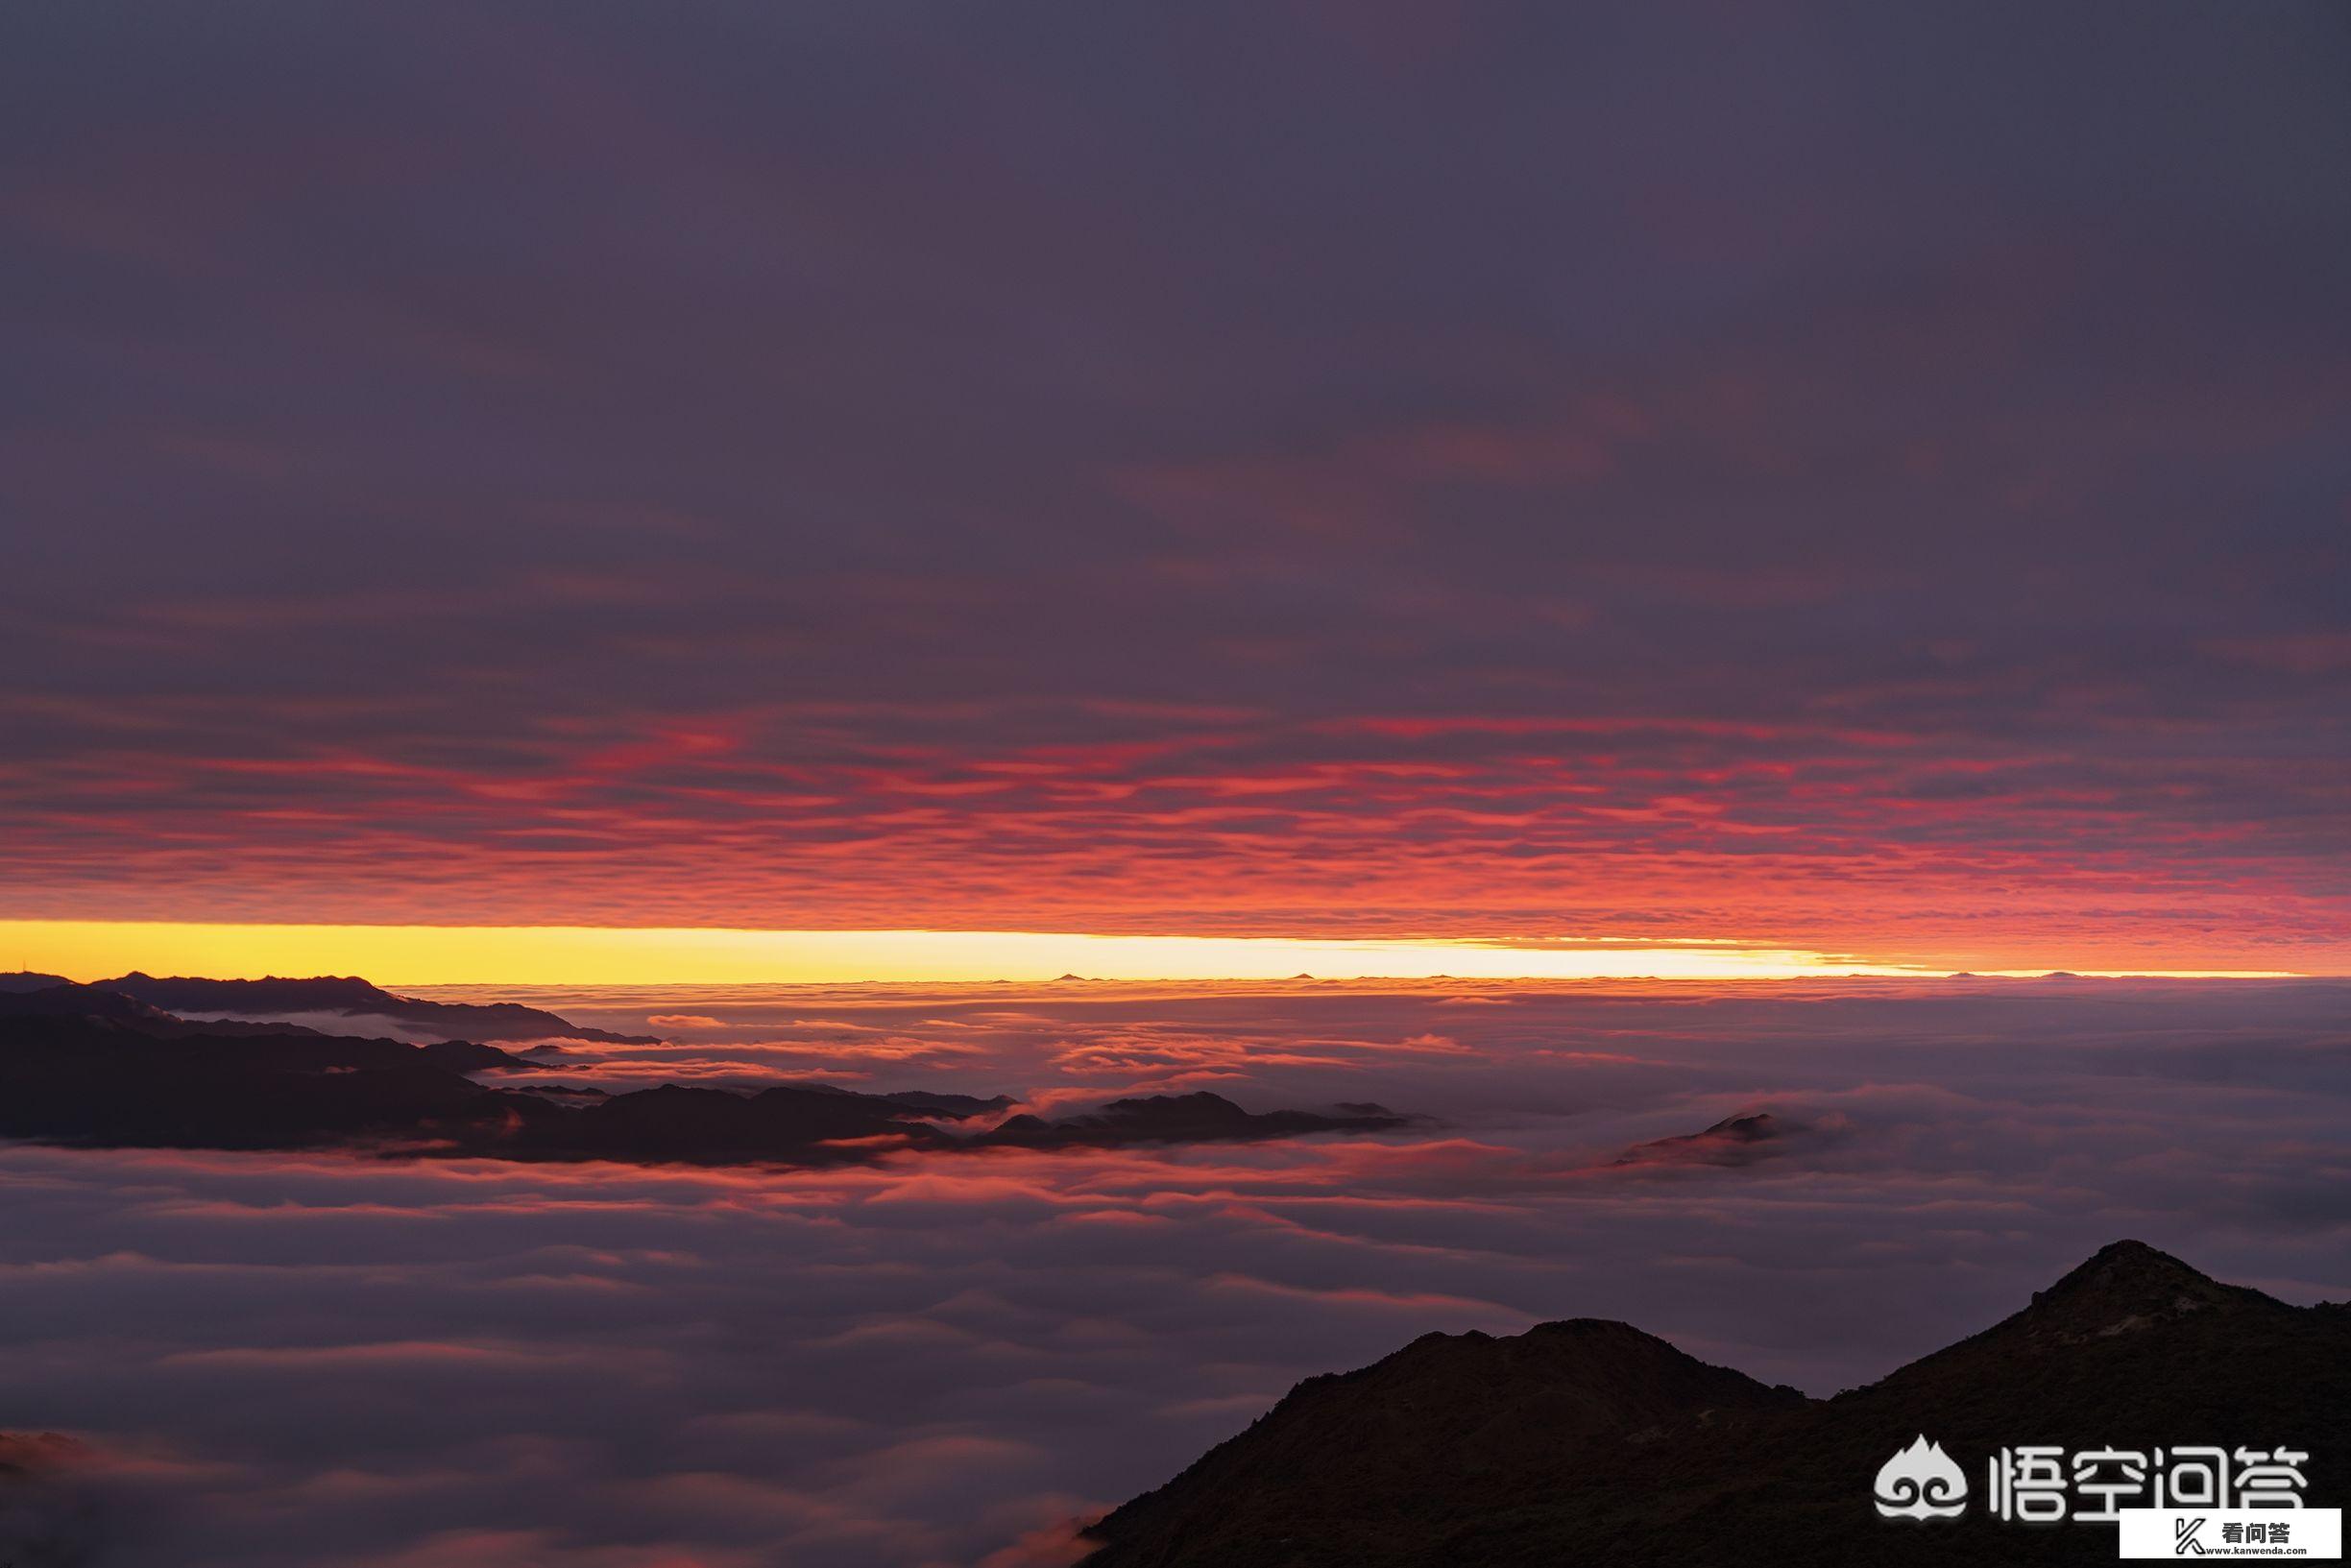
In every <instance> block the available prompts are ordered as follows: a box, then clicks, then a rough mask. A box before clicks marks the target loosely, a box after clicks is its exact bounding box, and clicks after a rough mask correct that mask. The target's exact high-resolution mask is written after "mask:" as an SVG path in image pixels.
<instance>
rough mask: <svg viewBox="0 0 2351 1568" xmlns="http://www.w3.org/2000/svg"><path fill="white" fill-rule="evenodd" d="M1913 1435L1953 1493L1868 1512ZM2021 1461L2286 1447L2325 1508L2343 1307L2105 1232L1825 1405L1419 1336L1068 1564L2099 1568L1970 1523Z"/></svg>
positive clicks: (1713, 1375)
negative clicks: (2016, 1298)
mask: <svg viewBox="0 0 2351 1568" xmlns="http://www.w3.org/2000/svg"><path fill="white" fill-rule="evenodd" d="M1920 1435H1924V1436H1926V1437H1927V1438H1929V1439H1931V1440H1932V1441H1934V1442H1936V1443H1938V1444H1939V1445H1940V1446H1941V1447H1943V1448H1944V1449H1945V1450H1946V1451H1947V1452H1948V1453H1949V1454H1950V1456H1951V1459H1953V1460H1954V1461H1956V1462H1957V1464H1958V1465H1959V1467H1960V1470H1961V1473H1962V1474H1963V1475H1964V1476H1965V1478H1966V1480H1967V1482H1968V1484H1969V1488H1970V1507H1969V1508H1968V1509H1967V1511H1966V1513H1965V1514H1964V1515H1962V1516H1961V1517H1959V1518H1957V1519H1951V1520H1941V1519H1938V1520H1931V1521H1921V1520H1916V1519H1909V1518H1892V1519H1889V1518H1883V1517H1880V1516H1879V1515H1878V1511H1877V1509H1876V1508H1875V1506H1874V1503H1873V1491H1874V1485H1875V1479H1876V1475H1877V1471H1878V1467H1879V1466H1880V1465H1881V1464H1883V1463H1885V1462H1886V1461H1887V1460H1888V1459H1890V1458H1892V1457H1893V1456H1894V1455H1895V1454H1896V1453H1897V1452H1898V1451H1899V1450H1901V1449H1903V1447H1904V1446H1906V1445H1907V1444H1909V1443H1910V1442H1911V1441H1912V1440H1913V1439H1914V1438H1916V1437H1918V1436H1920ZM2025 1444H2056V1445H2061V1446H2063V1447H2064V1448H2065V1449H2066V1450H2067V1451H2068V1453H2069V1454H2070V1455H2072V1454H2078V1453H2080V1452H2084V1451H2090V1450H2096V1449H2101V1448H2116V1449H2122V1450H2135V1451H2142V1452H2144V1451H2151V1450H2156V1449H2176V1448H2185V1447H2192V1446H2203V1445H2210V1446H2219V1447H2224V1448H2226V1449H2228V1450H2230V1451H2232V1452H2233V1451H2235V1450H2237V1449H2239V1448H2246V1449H2251V1450H2258V1451H2262V1452H2264V1453H2266V1452H2270V1451H2273V1450H2275V1449H2277V1448H2279V1447H2287V1448H2290V1449H2293V1450H2295V1451H2297V1452H2300V1453H2304V1454H2307V1455H2308V1456H2309V1459H2307V1461H2304V1462H2302V1463H2301V1464H2300V1468H2301V1470H2302V1472H2303V1474H2304V1475H2305V1476H2306V1478H2307V1483H2308V1484H2307V1486H2306V1487H2305V1489H2304V1494H2303V1495H2304V1498H2305V1501H2306V1502H2308V1503H2309V1504H2310V1505H2311V1506H2313V1507H2339V1506H2340V1505H2341V1504H2342V1503H2343V1501H2344V1499H2345V1494H2346V1491H2347V1490H2351V1465H2347V1464H2346V1460H2351V1306H2334V1305H2322V1306H2318V1307H2309V1308H2299V1307H2291V1306H2288V1305H2287V1304H2285V1303H2283V1302H2280V1301H2276V1300H2274V1299H2272V1298H2271V1297H2268V1296H2266V1295H2264V1294H2262V1293H2261V1292H2259V1291H2250V1290H2245V1289H2242V1288H2241V1287H2236V1286H2228V1285H2222V1284H2220V1283H2218V1282H2217V1281H2214V1280H2212V1279H2209V1278H2207V1277H2206V1276H2204V1275H2203V1274H2200V1273H2198V1272H2197V1271H2196V1270H2194V1269H2193V1268H2191V1267H2189V1266H2187V1265H2186V1264H2183V1263H2181V1262H2180V1261H2179V1260H2178V1259H2176V1258H2172V1257H2170V1256H2169V1255H2168V1254H2165V1253H2161V1252H2158V1251H2156V1250H2155V1249H2154V1248H2152V1247H2149V1246H2146V1245H2145V1244H2144V1243H2142V1242H2116V1243H2114V1244H2113V1245H2110V1246H2108V1247H2105V1248H2103V1249H2101V1250H2100V1251H2099V1252H2098V1253H2097V1255H2095V1256H2094V1257H2092V1258H2091V1259H2090V1260H2089V1261H2088V1262H2086V1263H2084V1264H2083V1265H2081V1266H2079V1267H2077V1268H2075V1269H2073V1270H2072V1272H2070V1273H2068V1274H2067V1275H2066V1276H2065V1277H2064V1278H2063V1279H2061V1280H2059V1281H2058V1282H2057V1283H2056V1284H2055V1285H2053V1286H2051V1287H2050V1288H2049V1289H2048V1290H2047V1291H2042V1292H2039V1293H2038V1294H2037V1295H2036V1296H2035V1298H2034V1300H2033V1303H2032V1304H2031V1305H2030V1306H2028V1307H2026V1308H2025V1309H2024V1311H2022V1312H2019V1313H2017V1314H2015V1315H2012V1316H2010V1317H2008V1318H2006V1319H2003V1320H2002V1321H2001V1322H2000V1323H1998V1324H1995V1325H1994V1326H1993V1327H1991V1328H1989V1329H1986V1330H1984V1331H1983V1332H1982V1333H1980V1334H1977V1335H1975V1336H1972V1337H1971V1338H1969V1339H1963V1340H1960V1341H1959V1342H1957V1343H1956V1344H1953V1345H1951V1346H1950V1347H1948V1348H1946V1349H1944V1350H1941V1351H1938V1352H1935V1353H1934V1354H1933V1355H1930V1356H1927V1357H1926V1358H1924V1359H1922V1360H1920V1361H1917V1362H1914V1363H1910V1364H1909V1365H1907V1366H1905V1367H1903V1368H1902V1369H1901V1370H1900V1371H1898V1372H1895V1373H1893V1374H1892V1375H1890V1376H1888V1377H1886V1378H1885V1379H1883V1380H1881V1381H1879V1382H1878V1383H1876V1384H1873V1385H1871V1386H1870V1387H1865V1388H1860V1389H1855V1390H1852V1391H1849V1392H1846V1393H1843V1394H1839V1395H1838V1396H1837V1397H1835V1398H1834V1399H1829V1400H1812V1399H1806V1398H1805V1397H1804V1396H1803V1395H1802V1394H1800V1393H1798V1392H1796V1391H1795V1390H1794V1389H1790V1388H1767V1387H1764V1386H1763V1385H1761V1384H1759V1383H1757V1382H1755V1381H1754V1380H1752V1379H1750V1378H1747V1377H1745V1376H1743V1375H1742V1374H1740V1373H1737V1372H1734V1371H1731V1370H1729V1369H1727V1368H1723V1367H1714V1366H1708V1365H1706V1364H1705V1363H1699V1362H1696V1361H1694V1360H1692V1359H1691V1358H1689V1357H1687V1356H1684V1355H1683V1354H1682V1353H1681V1352H1680V1351H1678V1350H1675V1349H1674V1348H1673V1347H1672V1346H1670V1345H1667V1344H1665V1343H1664V1341H1662V1340H1660V1339H1654V1338H1652V1337H1651V1336H1648V1335H1646V1334H1642V1333H1641V1332H1639V1331H1638V1330H1636V1329H1633V1328H1630V1327H1628V1326H1626V1325H1624V1324H1621V1323H1597V1322H1593V1321H1591V1320H1589V1319H1578V1320H1574V1321H1570V1322H1566V1323H1547V1324H1543V1325H1541V1326H1539V1327H1537V1328H1535V1329H1531V1330H1529V1331H1528V1332H1527V1333H1526V1334H1523V1335H1519V1336H1516V1337H1515V1338H1512V1339H1491V1338H1489V1337H1487V1336H1485V1335H1477V1334H1472V1335H1462V1336H1444V1335H1430V1336H1427V1337H1424V1338H1423V1339H1418V1340H1415V1341H1414V1342H1413V1343H1412V1344H1410V1345H1408V1346H1406V1347H1405V1348H1404V1349H1403V1350H1400V1351H1398V1352H1396V1353H1395V1354H1394V1355H1393V1356H1390V1357H1389V1358H1387V1359H1386V1360H1385V1361H1382V1362H1379V1363H1374V1364H1373V1365H1371V1366H1369V1367H1366V1368H1363V1369H1361V1370H1359V1371H1356V1372H1351V1373H1345V1374H1342V1375H1340V1376H1337V1377H1321V1378H1311V1379H1308V1380H1307V1381H1306V1382H1304V1383H1302V1384H1300V1385H1299V1386H1298V1387H1297V1388H1295V1389H1293V1390H1292V1391H1291V1393H1290V1394H1289V1395H1288V1396H1287V1397H1286V1398H1284V1399H1283V1400H1282V1401H1281V1403H1280V1404H1278V1405H1276V1406H1275V1407H1274V1409H1273V1410H1272V1411H1270V1412H1268V1413H1267V1414H1266V1415H1265V1416H1263V1417H1260V1418H1259V1420H1258V1421H1257V1422H1256V1423H1255V1424H1253V1425H1252V1426H1251V1427H1250V1428H1249V1429H1248V1431H1247V1432H1244V1433H1242V1434H1241V1435H1238V1436H1236V1437H1234V1438H1232V1439H1231V1440H1229V1441H1228V1442H1225V1443H1223V1444H1220V1445H1219V1446H1218V1447H1217V1448H1215V1449H1212V1450H1211V1451H1210V1452H1209V1453H1208V1454H1207V1455H1206V1456H1204V1457H1203V1458H1202V1459H1200V1461H1199V1462H1198V1463H1196V1464H1194V1465H1193V1466H1192V1467H1191V1468H1190V1469H1188V1470H1186V1471H1185V1472H1184V1473H1183V1474H1181V1475H1180V1476H1177V1477H1176V1478H1175V1480H1174V1481H1172V1482H1170V1483H1168V1484H1166V1485H1164V1486H1162V1487H1159V1488H1158V1489H1157V1490H1155V1491H1151V1492H1147V1493H1145V1494H1143V1495H1142V1496H1140V1497H1137V1498H1135V1499H1134V1500H1133V1501H1131V1502H1129V1503H1127V1505H1125V1506H1124V1507H1123V1508H1118V1509H1117V1510H1115V1511H1114V1512H1112V1513H1110V1514H1109V1515H1107V1516H1106V1517H1105V1518H1103V1520H1102V1521H1100V1522H1099V1523H1098V1524H1097V1525H1096V1526H1095V1527H1094V1528H1093V1531H1092V1532H1091V1534H1092V1538H1094V1539H1096V1540H1098V1541H1100V1542H1101V1543H1102V1544H1101V1547H1100V1549H1099V1550H1098V1551H1097V1552H1096V1553H1095V1554H1094V1555H1093V1556H1090V1557H1088V1558H1087V1559H1085V1568H1210V1565H1214V1568H1326V1565H1327V1568H1339V1565H1342V1564H1365V1565H1379V1568H1423V1565H1425V1568H1438V1565H1452V1564H1480V1565H1485V1564H1493V1565H1512V1564H1527V1565H1534V1564H1544V1565H1556V1564H1577V1563H1592V1564H1617V1563H1636V1564H1650V1563H1655V1564H1666V1563H1672V1564H1715V1563H1720V1564H1726V1565H1728V1564H1734V1563H1735V1564H1754V1563H1764V1564H1777V1563H1789V1564H1814V1563H1825V1564H1854V1565H1862V1564H1867V1565H1870V1568H1879V1565H1900V1564H1905V1563H1923V1564H1956V1563H1982V1564H2009V1563H2042V1562H2050V1563H2058V1562H2084V1563H2087V1562H2111V1561H2113V1560H2114V1557H2115V1537H2114V1527H2113V1526H2112V1525H2111V1524H2100V1523H2091V1522H2076V1521H2071V1520H2069V1521H2067V1522H2065V1523H2060V1524H2038V1525H2036V1524H2026V1523H2023V1522H2017V1521H2006V1520H2000V1519H1997V1518H1995V1517H1993V1514H1994V1512H1995V1509H1994V1508H1993V1506H1992V1503H1991V1500H1990V1499H1989V1497H1988V1496H1987V1492H1988V1489H1989V1488H1988V1480H1989V1478H1988V1474H1987V1464H1988V1461H1989V1460H1990V1459H1991V1458H1992V1456H1993V1455H1995V1454H1996V1453H1997V1452H1998V1451H1999V1450H2000V1449H2002V1448H2013V1447H2017V1446H2022V1445H2025ZM2083 1501H2085V1502H2088V1501H2091V1500H2083ZM2125 1506H2128V1505H2125ZM2146 1506H2151V1504H2150V1505H2146Z"/></svg>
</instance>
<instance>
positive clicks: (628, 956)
mask: <svg viewBox="0 0 2351 1568" xmlns="http://www.w3.org/2000/svg"><path fill="white" fill-rule="evenodd" d="M0 964H13V965H15V966H17V967H21V968H24V969H28V970H34V971H38V972H43V973H50V974H58V975H62V976H64V977H67V978H70V979H76V980H93V979H102V978H105V977H109V976H114V975H120V974H123V973H126V972H127V971H130V970H133V969H141V970H146V971H148V972H150V973H159V974H183V975H210V976H217V977H259V976H263V975H273V974H274V975H297V976H309V975H322V974H334V975H351V974H356V975H363V976H365V977H368V978H370V979H373V980H376V981H377V982H379V983H383V984H408V985H462V984H496V983H503V984H510V985H594V984H611V985H659V984H681V985H683V984H747V983H774V984H787V983H795V982H800V983H831V984H848V983H857V982H860V981H862V982H874V983H887V982H893V981H901V982H923V983H941V982H956V981H985V980H1007V981H1015V982H1034V981H1040V980H1049V979H1054V978H1057V977H1062V976H1064V975H1075V976H1081V977H1089V978H1097V979H1105V980H1133V981H1168V980H1200V981H1209V980H1252V979H1256V980H1279V979H1287V978H1291V977H1296V976H1298V975H1301V974H1304V975H1308V976H1312V977H1316V978H1320V979H1335V980H1347V979H1436V978H1455V979H1464V980H1504V979H1531V980H1532V979H1636V978H1643V979H1693V980H1738V979H1792V978H1804V977H1818V978H1831V977H1937V976H1942V975H1946V974H1950V973H1951V972H1952V971H1954V970H1957V969H1971V970H1973V971H1974V972H1975V973H1977V974H1981V975H1985V976H1987V977H2000V976H2024V975H2038V974H2043V973H2047V972H2049V971H2055V970H2067V971H2071V972H2072V973H2075V974H2080V975H2083V976H2088V977H2098V976H2137V975H2145V976H2165V977H2177V978H2245V979H2256V978H2260V979H2287V978H2296V977H2300V976H2299V974H2298V972H2295V971H2290V970H2269V969H2202V968H2186V967H2183V968H2177V969H2169V968H2161V967H2150V968H2121V969H2118V968H2115V967H2113V966H2111V965H2110V964H2109V965H2075V964H2070V963H2067V962H2064V961H2063V955H2062V954H2057V955H2053V957H2052V961H2050V962H2048V963H2047V964H2040V965H2026V966H2019V965H2015V964H2009V963H2000V964H1986V965H1981V966H1978V965H1971V964H1968V963H1965V962H1958V961H1954V962H1952V963H1949V964H1938V963H1931V962H1922V961H1916V960H1905V961H1902V962H1888V961H1878V960H1872V959H1870V958H1866V957H1860V956H1854V955H1851V954H1843V953H1826V952H1821V951H1817V950H1812V949H1806V948H1794V947H1774V946H1766V945H1760V944H1753V945H1750V944H1741V943H1737V942H1734V941H1729V940H1725V939H1719V938H1692V939H1684V940H1663V941H1659V940H1639V941H1635V940H1626V939H1610V938H1596V937H1586V938H1560V939H1557V940H1549V941H1541V942H1531V941H1528V940H1526V939H1524V938H1477V937H1459V938H1393V939H1383V938H1311V937H1291V936H1180V935H1175V936H1147V935H1117V934H1101V935H1097V934H1087V933H1082V932H1057V931H941V930H921V929H888V930H781V929H779V930H757V929H737V928H692V927H647V928H636V927H594V926H351V925H334V926H328V925H293V924H287V925H270V924H227V923H223V924H206V923H198V922H175V921H158V922H146V921H74V920H0Z"/></svg>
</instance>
